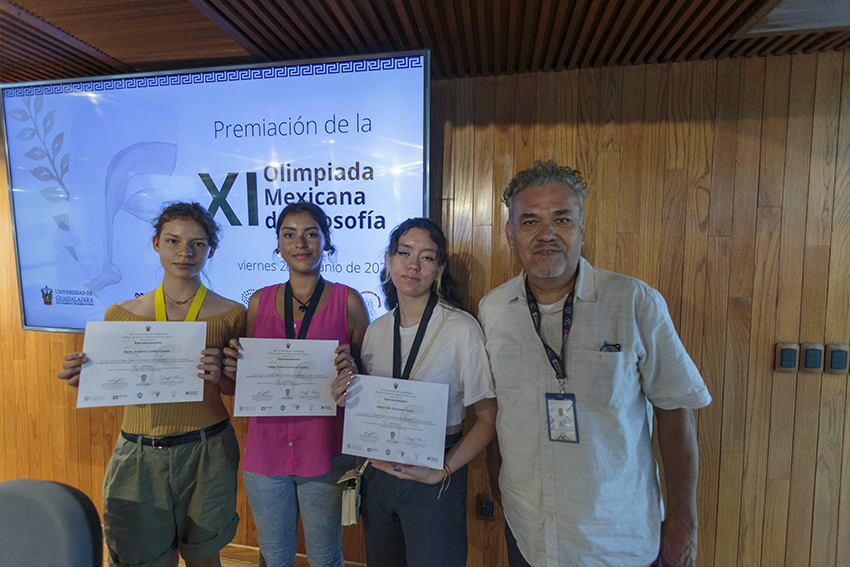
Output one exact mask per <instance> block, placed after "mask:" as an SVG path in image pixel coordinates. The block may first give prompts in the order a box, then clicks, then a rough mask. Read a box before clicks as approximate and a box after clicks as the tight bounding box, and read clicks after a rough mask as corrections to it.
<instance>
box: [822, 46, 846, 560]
mask: <svg viewBox="0 0 850 567" xmlns="http://www.w3.org/2000/svg"><path fill="white" fill-rule="evenodd" d="M839 123H840V126H839V135H838V139H839V145H838V161H837V164H836V170H835V204H834V209H833V223H832V249H831V251H830V264H829V295H828V298H827V306H828V309H827V315H826V340H827V341H830V342H833V341H834V342H838V343H842V344H848V343H850V57H848V56H847V55H846V54H845V57H844V69H843V79H842V87H841V119H840V121H839ZM845 400H846V401H845V412H844V447H843V454H842V463H841V487H840V490H839V491H838V498H839V505H838V512H839V516H838V533H839V538H838V550H837V559H836V565H848V564H850V535H848V534H850V474H848V473H850V449H848V448H847V443H848V440H850V411H847V408H848V407H849V406H850V400H847V396H846V394H845Z"/></svg>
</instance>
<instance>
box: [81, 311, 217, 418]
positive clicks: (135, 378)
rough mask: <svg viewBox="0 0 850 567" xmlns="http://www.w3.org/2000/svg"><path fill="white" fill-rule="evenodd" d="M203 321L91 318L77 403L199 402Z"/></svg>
mask: <svg viewBox="0 0 850 567" xmlns="http://www.w3.org/2000/svg"><path fill="white" fill-rule="evenodd" d="M206 335H207V324H206V323H205V322H191V323H189V322H179V323H177V322H165V321H162V322H160V321H121V322H117V321H89V322H88V323H87V324H86V337H85V341H84V342H83V350H84V352H85V353H86V355H87V356H88V358H89V362H87V363H86V364H84V365H83V367H82V370H81V372H80V387H79V392H78V394H77V407H78V408H85V407H100V406H126V405H131V404H162V403H171V402H199V401H201V400H203V395H204V386H203V380H201V379H200V378H198V377H197V372H198V369H197V367H198V361H199V359H200V358H201V351H202V350H204V348H206Z"/></svg>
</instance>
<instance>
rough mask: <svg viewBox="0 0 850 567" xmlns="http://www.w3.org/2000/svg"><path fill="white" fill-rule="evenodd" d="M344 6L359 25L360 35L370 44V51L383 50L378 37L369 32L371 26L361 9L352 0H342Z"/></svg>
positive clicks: (349, 15) (352, 19)
mask: <svg viewBox="0 0 850 567" xmlns="http://www.w3.org/2000/svg"><path fill="white" fill-rule="evenodd" d="M342 7H343V9H344V10H345V11H346V13H347V14H348V17H349V18H350V19H351V21H353V22H354V25H355V26H357V30H358V31H359V32H360V35H362V36H363V38H364V39H365V40H366V44H367V45H368V46H369V51H371V52H372V53H376V52H378V51H380V50H381V48H380V46H379V44H378V39H377V38H376V37H375V36H374V35H373V34H371V33H369V26H368V25H367V24H366V21H365V20H364V19H363V15H362V14H361V13H360V10H358V9H357V6H355V5H354V4H353V3H352V0H342Z"/></svg>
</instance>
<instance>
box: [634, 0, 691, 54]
mask: <svg viewBox="0 0 850 567" xmlns="http://www.w3.org/2000/svg"><path fill="white" fill-rule="evenodd" d="M698 7H699V6H698V3H696V2H694V3H691V4H690V5H688V6H686V7H685V8H684V11H682V12H680V13H679V14H678V15H677V16H676V17H675V18H674V19H673V21H671V22H670V24H669V27H668V28H667V29H666V30H665V31H664V34H663V35H662V36H661V37H659V38H658V41H657V44H656V47H655V49H654V50H653V52H652V53H650V54H649V56H648V57H647V60H649V61H662V60H663V61H670V60H671V59H672V55H673V54H674V53H675V49H670V50H669V51H668V49H667V48H668V46H669V45H670V42H671V41H673V40H681V39H682V38H683V37H684V36H685V32H683V31H682V28H683V27H684V26H685V24H686V23H688V22H689V21H691V20H692V18H693V17H694V14H695V12H696V11H697V8H698Z"/></svg>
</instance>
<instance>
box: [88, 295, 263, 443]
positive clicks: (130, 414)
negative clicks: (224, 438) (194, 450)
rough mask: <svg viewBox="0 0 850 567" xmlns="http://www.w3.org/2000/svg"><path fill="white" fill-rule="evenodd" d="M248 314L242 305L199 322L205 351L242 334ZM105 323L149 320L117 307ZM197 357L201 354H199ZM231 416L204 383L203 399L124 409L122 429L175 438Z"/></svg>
mask: <svg viewBox="0 0 850 567" xmlns="http://www.w3.org/2000/svg"><path fill="white" fill-rule="evenodd" d="M246 316H247V313H246V311H245V308H244V307H243V306H241V305H239V306H237V307H233V308H232V309H228V310H227V311H224V312H223V313H219V314H218V315H214V316H213V317H207V318H202V319H198V321H206V323H207V348H218V349H220V348H223V347H225V346H226V345H227V343H228V342H230V339H233V338H239V337H241V336H244V334H245V320H246ZM104 319H105V320H106V321H152V320H153V319H150V318H149V317H140V316H139V315H136V314H135V313H130V312H129V311H127V310H126V309H124V308H123V307H121V306H119V305H118V304H115V305H113V306H112V307H110V308H109V309H107V310H106V314H105V315H104ZM198 357H199V358H200V353H198ZM228 417H230V416H229V415H228V414H227V409H226V408H225V407H224V404H223V403H222V401H221V392H220V391H219V389H218V386H217V385H215V384H212V383H211V382H209V381H206V380H205V381H204V400H203V401H201V402H177V403H173V404H142V405H135V406H126V407H125V408H124V423H123V424H122V425H121V429H122V430H124V431H126V432H127V433H135V434H137V435H151V436H159V435H176V434H179V433H186V432H188V431H194V430H196V429H202V428H204V427H209V426H210V425H214V424H216V423H218V422H219V421H223V420H225V419H227V418H228Z"/></svg>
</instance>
